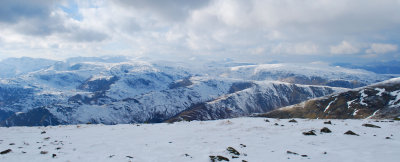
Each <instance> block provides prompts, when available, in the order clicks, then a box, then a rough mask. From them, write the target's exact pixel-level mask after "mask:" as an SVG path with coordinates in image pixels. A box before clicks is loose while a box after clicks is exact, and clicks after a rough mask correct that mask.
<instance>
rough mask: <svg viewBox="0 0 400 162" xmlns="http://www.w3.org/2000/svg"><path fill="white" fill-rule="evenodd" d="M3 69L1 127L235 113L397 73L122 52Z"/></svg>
mask: <svg viewBox="0 0 400 162" xmlns="http://www.w3.org/2000/svg"><path fill="white" fill-rule="evenodd" d="M0 71H2V73H1V75H0V125H2V126H16V125H27V126H33V125H58V124H79V123H103V124H118V123H143V122H163V121H178V120H209V119H222V118H231V117H238V116H246V115H249V114H252V113H265V112H268V111H271V110H274V109H277V108H280V107H284V106H288V105H292V104H297V103H300V102H302V101H305V100H308V99H312V98H316V97H322V96H325V95H329V94H331V93H337V92H342V91H346V90H348V89H347V88H357V87H361V86H365V85H370V84H373V83H376V82H380V81H383V80H387V79H390V78H393V77H394V76H391V75H380V74H376V73H373V72H369V71H365V70H357V69H347V68H342V67H331V66H321V65H304V64H260V65H254V64H245V63H234V62H231V61H228V62H212V63H206V64H204V65H202V66H200V68H199V66H197V67H196V68H195V67H192V66H190V65H188V64H186V65H185V64H181V63H179V64H162V63H154V62H149V61H143V60H130V59H128V58H125V57H101V58H97V57H89V58H86V57H79V58H70V59H67V60H65V61H55V60H47V59H34V58H28V57H24V58H10V59H6V60H3V61H1V62H0ZM3 72H4V73H3Z"/></svg>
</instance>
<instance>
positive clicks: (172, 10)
mask: <svg viewBox="0 0 400 162" xmlns="http://www.w3.org/2000/svg"><path fill="white" fill-rule="evenodd" d="M115 3H116V4H117V5H119V6H122V7H127V8H133V9H135V10H142V11H146V12H149V13H151V14H156V16H158V17H162V18H165V19H167V20H170V21H184V20H185V19H186V18H187V17H189V15H190V12H191V11H193V10H195V9H198V8H201V7H204V6H206V5H207V4H208V3H209V1H208V0H190V1H188V0H162V1H159V0H116V1H115Z"/></svg>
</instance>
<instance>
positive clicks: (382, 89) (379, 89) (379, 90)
mask: <svg viewBox="0 0 400 162" xmlns="http://www.w3.org/2000/svg"><path fill="white" fill-rule="evenodd" d="M375 90H377V91H378V93H377V94H376V95H378V96H382V93H383V92H385V91H386V90H385V88H375Z"/></svg>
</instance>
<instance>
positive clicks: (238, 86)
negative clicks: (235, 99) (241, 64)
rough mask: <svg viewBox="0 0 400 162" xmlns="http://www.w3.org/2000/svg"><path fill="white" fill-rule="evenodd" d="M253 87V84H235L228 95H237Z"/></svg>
mask: <svg viewBox="0 0 400 162" xmlns="http://www.w3.org/2000/svg"><path fill="white" fill-rule="evenodd" d="M252 86H253V83H251V82H239V83H233V84H232V86H231V88H230V89H229V92H228V93H235V92H238V91H242V90H245V89H247V88H250V87H252Z"/></svg>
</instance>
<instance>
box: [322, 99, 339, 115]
mask: <svg viewBox="0 0 400 162" xmlns="http://www.w3.org/2000/svg"><path fill="white" fill-rule="evenodd" d="M336 100H337V98H335V100H333V101H331V102H329V104H328V106H326V108H325V110H324V112H326V111H327V110H328V109H329V107H330V106H331V104H332V103H334V102H335V101H336Z"/></svg>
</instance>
